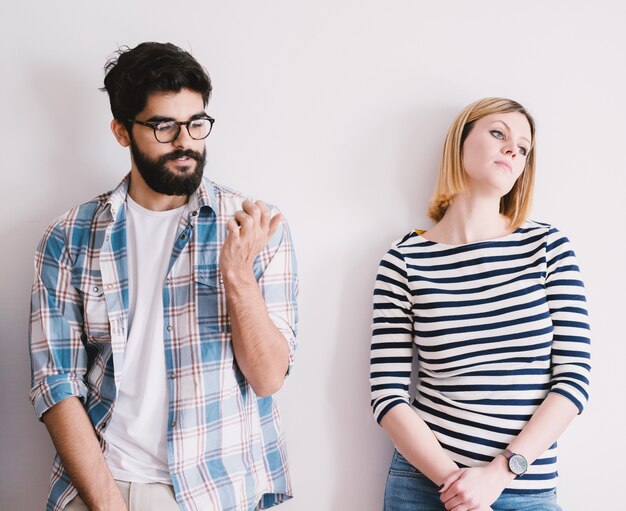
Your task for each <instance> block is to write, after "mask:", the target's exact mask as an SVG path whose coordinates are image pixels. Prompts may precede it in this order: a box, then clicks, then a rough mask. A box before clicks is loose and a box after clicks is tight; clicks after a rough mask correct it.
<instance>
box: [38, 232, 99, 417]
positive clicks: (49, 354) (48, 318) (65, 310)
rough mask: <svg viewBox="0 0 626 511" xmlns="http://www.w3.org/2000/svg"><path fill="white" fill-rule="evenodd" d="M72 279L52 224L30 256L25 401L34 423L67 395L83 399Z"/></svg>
mask: <svg viewBox="0 0 626 511" xmlns="http://www.w3.org/2000/svg"><path fill="white" fill-rule="evenodd" d="M71 276H72V272H71V262H70V258H69V255H68V251H67V243H66V237H65V232H64V230H63V228H62V226H61V222H55V223H53V224H52V225H51V226H50V227H48V229H47V230H46V233H45V234H44V237H43V239H42V240H41V242H40V243H39V246H38V247H37V250H36V253H35V278H34V283H33V288H32V294H31V309H30V323H29V330H28V341H29V349H30V362H31V390H30V399H31V401H32V403H33V406H34V407H35V412H36V414H37V417H38V418H39V419H41V416H42V415H43V414H44V412H46V411H47V410H48V409H49V408H51V407H52V406H54V405H55V404H56V403H58V402H60V401H61V400H63V399H65V398H67V397H72V396H76V397H79V398H81V399H82V400H83V401H85V399H86V397H87V386H86V384H85V381H84V376H85V373H86V370H87V354H86V351H85V348H84V345H83V342H82V339H81V337H82V306H81V300H80V296H79V294H78V291H77V290H76V289H75V288H74V287H73V286H72V284H71Z"/></svg>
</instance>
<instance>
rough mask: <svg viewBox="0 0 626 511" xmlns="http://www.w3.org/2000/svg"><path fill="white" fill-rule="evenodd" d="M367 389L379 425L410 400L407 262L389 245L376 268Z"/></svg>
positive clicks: (410, 343)
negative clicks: (391, 411) (390, 412)
mask: <svg viewBox="0 0 626 511" xmlns="http://www.w3.org/2000/svg"><path fill="white" fill-rule="evenodd" d="M373 302H374V305H373V309H374V311H373V322H372V344H371V352H370V388H371V394H372V401H371V405H372V409H373V412H374V418H375V419H376V421H377V422H378V423H379V424H380V421H381V420H382V418H383V417H384V416H385V414H386V413H387V412H388V411H389V410H391V409H392V408H393V407H394V406H397V405H399V404H402V403H407V404H408V403H409V399H410V396H409V387H410V385H411V363H412V360H413V313H412V309H411V303H412V300H411V293H410V290H409V285H408V279H407V272H406V264H405V262H404V258H403V257H402V254H401V253H400V252H399V251H398V250H397V248H395V247H392V248H391V249H390V250H389V251H388V252H387V254H385V256H384V257H383V259H382V261H381V262H380V266H379V267H378V274H377V275H376V284H375V287H374V300H373Z"/></svg>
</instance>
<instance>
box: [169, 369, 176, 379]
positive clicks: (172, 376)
mask: <svg viewBox="0 0 626 511" xmlns="http://www.w3.org/2000/svg"><path fill="white" fill-rule="evenodd" d="M168 376H169V377H170V380H173V379H175V378H176V371H170V374H169V375H168Z"/></svg>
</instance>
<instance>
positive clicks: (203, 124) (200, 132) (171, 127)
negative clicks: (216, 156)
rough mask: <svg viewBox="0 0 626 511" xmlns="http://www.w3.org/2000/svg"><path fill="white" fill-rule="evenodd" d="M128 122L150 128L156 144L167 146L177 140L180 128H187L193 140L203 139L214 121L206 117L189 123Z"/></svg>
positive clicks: (132, 120) (131, 120)
mask: <svg viewBox="0 0 626 511" xmlns="http://www.w3.org/2000/svg"><path fill="white" fill-rule="evenodd" d="M128 122H132V123H133V124H141V125H142V126H148V128H152V130H153V131H154V138H156V139H157V142H161V143H162V144H168V143H169V142H173V141H174V140H176V139H177V138H178V135H179V134H180V130H181V127H182V126H185V127H186V128H187V133H189V136H190V137H191V138H193V139H194V140H203V139H205V138H206V137H208V136H209V135H210V133H211V129H212V128H213V123H214V122H215V119H213V117H210V116H208V115H207V116H205V117H197V118H195V119H191V120H189V121H138V120H137V119H128Z"/></svg>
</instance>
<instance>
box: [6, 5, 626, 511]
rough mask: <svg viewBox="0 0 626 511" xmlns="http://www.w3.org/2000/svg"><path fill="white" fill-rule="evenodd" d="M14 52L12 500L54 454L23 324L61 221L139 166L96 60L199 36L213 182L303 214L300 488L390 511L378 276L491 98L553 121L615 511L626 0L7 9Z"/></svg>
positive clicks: (9, 68) (597, 480) (555, 175)
mask: <svg viewBox="0 0 626 511" xmlns="http://www.w3.org/2000/svg"><path fill="white" fill-rule="evenodd" d="M10 5H11V6H10V7H9V6H3V14H2V30H1V31H0V38H1V41H0V42H1V43H2V44H0V52H1V56H2V58H1V60H0V66H1V67H2V78H1V79H0V98H1V99H0V101H2V109H1V112H2V115H3V120H2V121H0V130H1V132H0V135H1V138H0V140H1V141H2V142H1V143H2V157H1V158H0V168H1V170H0V172H1V174H0V175H1V178H0V182H1V183H2V186H1V187H0V208H2V209H1V218H2V220H3V221H2V222H1V223H0V226H1V227H0V229H1V231H0V234H1V239H2V243H3V248H2V250H1V252H0V253H1V255H0V258H1V264H0V267H1V268H2V269H1V272H2V290H1V296H2V301H1V307H2V308H1V317H0V326H1V329H2V330H1V331H2V340H3V342H2V343H1V344H0V350H1V353H0V364H1V368H0V427H1V429H0V508H1V509H6V510H37V509H43V502H44V495H45V493H46V488H47V480H48V475H49V467H50V462H51V457H52V453H53V450H52V448H51V444H50V441H49V439H48V436H47V434H46V432H45V428H44V427H43V425H41V424H39V423H37V421H36V420H35V418H34V413H33V411H32V408H31V406H30V403H29V401H28V397H27V394H28V389H29V364H28V357H27V345H26V322H27V317H28V303H29V296H30V284H31V278H32V257H33V252H34V247H35V245H36V243H37V240H38V239H39V237H40V236H41V234H42V232H43V229H44V227H45V226H46V225H47V223H48V222H49V221H50V220H51V219H52V218H53V217H55V216H56V215H58V214H60V213H62V212H63V211H65V210H66V209H68V208H69V207H70V206H72V205H74V204H77V203H79V202H82V201H84V200H87V199H89V198H91V197H92V196H93V195H95V194H97V193H100V192H103V191H105V190H108V189H110V188H111V187H113V186H114V185H115V184H116V183H117V182H118V181H119V180H120V179H121V178H122V176H123V175H124V174H125V172H126V171H127V170H128V169H129V160H128V155H127V153H126V152H125V151H124V150H123V149H122V148H120V147H119V146H118V145H117V143H116V142H115V141H114V139H113V137H112V135H111V134H110V131H109V128H108V124H109V121H110V112H109V110H108V102H107V97H106V95H105V94H104V93H102V92H99V91H98V87H100V86H101V85H102V78H103V72H102V66H103V64H104V62H105V60H106V58H107V56H108V55H109V54H110V53H111V52H112V51H113V50H114V49H115V48H116V45H117V44H120V45H121V44H127V45H130V46H134V45H135V44H137V43H139V42H141V41H144V40H159V41H171V42H174V43H176V44H179V45H181V46H183V47H185V48H188V49H191V50H192V52H193V54H194V55H195V56H196V58H197V59H198V60H199V61H200V62H201V63H203V64H204V65H205V66H206V67H207V68H208V70H209V72H210V74H211V76H212V78H213V80H214V85H215V91H214V98H213V101H212V102H211V104H210V105H209V108H208V112H209V113H210V114H211V115H213V116H215V117H216V118H217V123H216V126H215V131H214V133H213V134H212V135H211V137H210V138H209V139H208V152H209V164H208V173H209V174H210V175H211V177H212V178H214V179H215V180H217V181H219V182H222V183H224V184H227V185H230V186H232V187H234V188H238V189H241V190H242V191H245V192H248V193H250V194H252V195H255V196H257V197H262V198H264V199H266V200H268V201H270V202H273V203H275V204H277V205H279V206H280V207H281V208H282V209H283V211H284V212H285V213H286V215H287V218H288V220H289V222H290V224H291V227H292V231H293V233H294V237H295V241H296V244H297V251H298V257H299V263H300V269H301V299H300V304H301V319H302V321H301V325H300V336H299V339H300V347H299V350H298V359H297V366H296V368H295V371H294V373H293V375H292V376H291V377H290V378H289V380H288V382H287V384H286V386H285V388H284V390H282V391H281V393H280V395H279V400H280V402H281V406H282V410H283V416H284V421H285V423H286V428H287V431H288V442H289V451H290V459H291V464H292V469H293V479H294V484H295V492H296V499H295V500H293V501H291V502H289V503H287V504H285V505H284V506H283V508H284V510H285V511H289V510H298V511H313V510H315V511H318V510H322V511H326V510H330V511H334V510H359V511H374V510H379V509H380V508H381V499H382V491H383V487H384V482H385V476H386V471H387V465H388V462H389V457H390V454H391V446H390V443H389V442H388V440H387V439H386V438H385V435H384V433H383V431H382V430H381V429H380V428H378V426H376V425H375V424H374V422H373V419H372V418H371V414H370V408H369V389H368V358H369V351H368V350H369V329H370V325H369V321H370V308H371V305H370V303H371V298H370V294H371V290H372V287H373V279H374V275H375V271H376V267H377V264H378V261H379V259H380V257H381V256H382V254H383V253H384V251H385V250H386V248H387V247H388V245H389V243H390V242H391V241H392V240H393V239H395V238H397V237H399V236H401V235H402V234H404V233H405V232H407V231H408V230H409V229H410V228H412V227H425V226H428V222H427V220H426V216H425V207H426V203H427V200H428V197H429V195H430V191H431V189H432V186H433V183H434V178H435V170H436V165H437V161H438V157H439V152H440V147H441V143H442V139H443V136H444V133H445V131H446V130H447V127H448V125H449V124H450V122H451V121H452V119H453V117H454V116H455V115H456V113H457V112H458V111H459V110H460V109H461V108H462V107H464V106H465V105H466V104H468V103H469V102H471V101H473V100H475V99H478V98H480V97H484V96H491V95H502V96H508V97H512V98H515V99H517V100H519V101H520V102H522V103H523V104H524V105H526V106H527V107H528V108H529V109H530V111H531V112H532V113H533V114H534V115H535V117H536V119H537V123H538V129H539V132H538V137H539V138H538V150H539V162H538V174H539V177H538V183H537V193H536V200H535V207H534V212H533V218H535V219H537V220H542V221H547V222H552V223H554V224H555V225H557V226H559V227H560V228H561V230H563V231H565V232H566V233H567V234H568V235H569V236H570V238H571V239H572V241H573V243H574V246H575V247H576V249H577V253H578V256H579V262H580V265H581V267H582V270H583V272H584V276H585V278H586V283H587V288H588V294H589V302H590V309H591V313H592V326H593V337H594V342H595V345H594V359H593V363H594V366H595V369H594V379H593V395H592V401H591V403H590V405H589V407H588V409H587V411H586V412H585V414H583V415H582V416H581V417H579V418H578V419H577V420H576V421H575V423H574V424H573V426H572V427H571V428H570V430H569V431H568V432H567V433H566V435H565V438H563V442H562V457H561V465H560V469H561V470H560V472H561V476H562V479H561V487H560V498H561V502H562V504H563V505H564V507H565V508H566V509H568V510H581V511H582V510H585V511H586V510H590V509H608V508H611V509H615V506H614V505H613V498H614V495H615V493H614V492H615V491H616V490H617V489H621V488H623V483H622V473H623V459H624V457H625V456H626V449H625V447H624V446H625V442H624V441H623V439H622V438H621V437H622V436H623V432H624V431H625V430H626V424H625V423H626V415H625V412H624V408H625V406H624V405H625V404H626V403H625V398H624V392H626V385H625V383H624V377H623V367H624V363H625V361H626V347H625V345H626V343H625V341H626V335H625V334H624V327H623V321H624V320H623V318H624V310H623V309H624V305H625V301H624V293H623V287H624V285H625V284H626V278H625V272H624V254H626V250H625V249H626V243H625V241H624V227H625V220H626V218H625V216H626V215H625V207H624V202H625V200H626V199H624V188H625V187H626V178H625V176H626V165H625V163H624V152H623V147H624V140H623V139H624V129H623V128H624V119H625V117H626V108H625V106H624V105H625V102H624V91H625V90H626V79H625V77H624V63H625V62H624V55H625V52H626V36H625V35H624V30H623V26H624V22H625V21H626V8H625V7H624V3H623V2H622V1H621V0H615V1H609V0H604V1H598V0H596V1H594V2H582V1H580V2H573V1H563V0H554V1H551V2H540V1H527V2H495V1H493V2H492V1H482V0H480V1H477V0H474V1H472V2H469V1H464V0H457V1H439V2H432V1H418V0H413V1H403V0H397V1H386V2H385V1H376V2H375V1H369V0H360V1H357V0H353V1H347V0H346V1H342V0H334V1H333V0H317V1H313V0H307V1H288V0H275V1H263V2H261V1H254V0H247V1H244V0H241V1H233V2H217V1H207V0H205V1H202V2H179V3H175V2H171V1H167V2H164V1H161V0H158V1H157V0H152V1H146V0H142V1H135V2H126V1H119V0H109V2H106V3H105V2H97V3H96V2H69V1H56V2H33V1H23V2H12V3H11V4H10Z"/></svg>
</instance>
